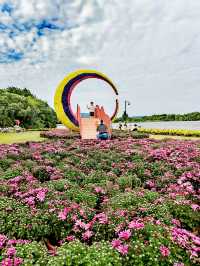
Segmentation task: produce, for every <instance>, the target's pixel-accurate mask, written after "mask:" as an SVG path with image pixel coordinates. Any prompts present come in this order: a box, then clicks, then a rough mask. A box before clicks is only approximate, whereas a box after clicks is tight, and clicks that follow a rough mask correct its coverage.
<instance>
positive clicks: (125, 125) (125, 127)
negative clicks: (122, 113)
mask: <svg viewBox="0 0 200 266" xmlns="http://www.w3.org/2000/svg"><path fill="white" fill-rule="evenodd" d="M127 127H128V125H127V123H126V121H125V122H124V129H127Z"/></svg>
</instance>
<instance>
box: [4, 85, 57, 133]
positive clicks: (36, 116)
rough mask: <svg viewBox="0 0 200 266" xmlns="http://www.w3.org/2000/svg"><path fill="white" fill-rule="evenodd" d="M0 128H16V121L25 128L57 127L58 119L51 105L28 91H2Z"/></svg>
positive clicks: (9, 89)
mask: <svg viewBox="0 0 200 266" xmlns="http://www.w3.org/2000/svg"><path fill="white" fill-rule="evenodd" d="M0 118H1V119H0V127H8V126H14V125H15V120H20V122H21V123H20V125H21V126H22V127H25V128H44V127H55V126H56V123H57V117H56V114H55V112H54V110H53V109H52V108H51V107H49V105H48V104H47V103H46V102H44V101H42V100H40V99H38V98H36V97H35V96H33V95H32V93H31V92H30V91H29V90H28V89H22V90H21V89H19V88H15V87H10V88H7V89H0Z"/></svg>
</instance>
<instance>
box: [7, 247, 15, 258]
mask: <svg viewBox="0 0 200 266" xmlns="http://www.w3.org/2000/svg"><path fill="white" fill-rule="evenodd" d="M15 254H16V249H15V248H14V247H10V248H8V249H7V252H6V255H7V256H8V257H13V256H14V255H15Z"/></svg>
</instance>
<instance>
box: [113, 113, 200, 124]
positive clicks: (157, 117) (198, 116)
mask: <svg viewBox="0 0 200 266" xmlns="http://www.w3.org/2000/svg"><path fill="white" fill-rule="evenodd" d="M125 120H126V122H146V121H200V112H192V113H187V114H154V115H149V116H148V115H147V116H141V117H126V118H125V117H124V116H122V117H119V118H117V119H116V120H115V121H116V122H122V121H125Z"/></svg>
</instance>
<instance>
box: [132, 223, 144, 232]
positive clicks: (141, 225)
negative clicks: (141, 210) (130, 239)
mask: <svg viewBox="0 0 200 266" xmlns="http://www.w3.org/2000/svg"><path fill="white" fill-rule="evenodd" d="M128 228H130V229H136V230H140V229H143V228H144V223H141V222H139V221H131V222H130V223H129V225H128Z"/></svg>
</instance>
